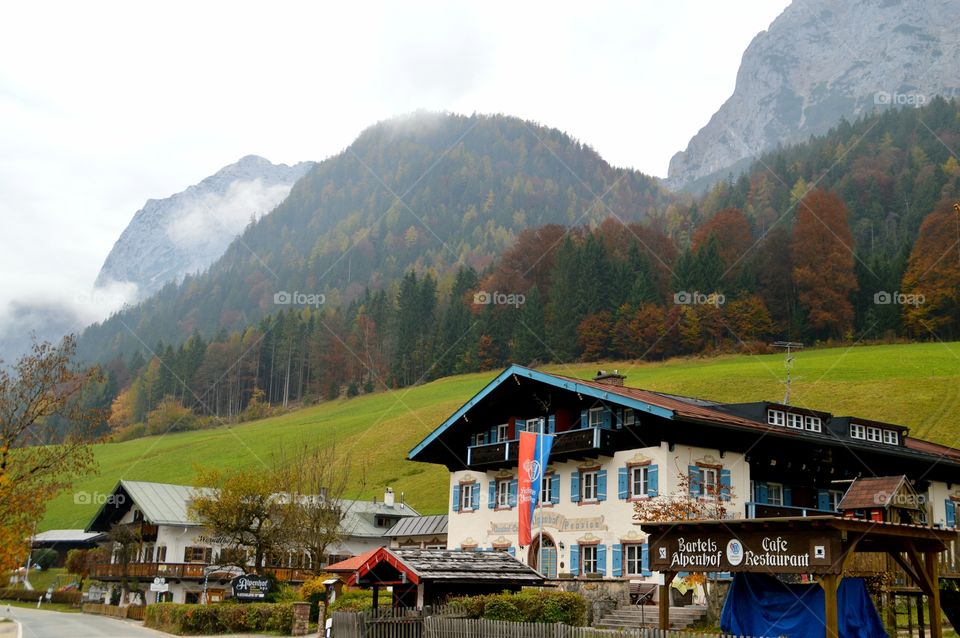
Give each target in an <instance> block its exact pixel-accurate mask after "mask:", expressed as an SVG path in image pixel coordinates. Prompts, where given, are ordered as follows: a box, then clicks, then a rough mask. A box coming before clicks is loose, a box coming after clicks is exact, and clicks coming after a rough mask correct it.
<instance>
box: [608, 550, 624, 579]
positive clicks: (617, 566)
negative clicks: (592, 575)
mask: <svg viewBox="0 0 960 638" xmlns="http://www.w3.org/2000/svg"><path fill="white" fill-rule="evenodd" d="M612 554H613V565H612V566H611V568H610V575H611V576H614V577H616V578H619V577H620V576H623V545H621V544H619V543H617V544H616V545H614V546H613V552H612Z"/></svg>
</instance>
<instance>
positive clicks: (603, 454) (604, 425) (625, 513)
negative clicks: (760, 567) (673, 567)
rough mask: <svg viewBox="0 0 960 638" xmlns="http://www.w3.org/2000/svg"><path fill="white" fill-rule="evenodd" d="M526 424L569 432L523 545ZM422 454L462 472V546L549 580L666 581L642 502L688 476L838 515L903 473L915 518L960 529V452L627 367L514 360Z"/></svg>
mask: <svg viewBox="0 0 960 638" xmlns="http://www.w3.org/2000/svg"><path fill="white" fill-rule="evenodd" d="M525 430H526V431H532V432H541V431H542V432H545V433H549V434H552V435H553V436H554V437H555V438H554V441H553V447H552V453H551V456H550V459H549V464H548V467H546V468H545V470H544V478H543V483H542V485H541V486H540V488H541V491H540V502H541V503H542V507H541V508H540V509H539V510H538V511H537V512H536V514H535V516H534V519H533V539H532V542H531V544H530V545H529V546H519V545H518V508H517V480H518V477H517V465H518V436H519V434H520V432H522V431H525ZM409 459H410V460H413V461H419V462H425V463H437V464H441V465H444V466H445V467H446V468H447V469H448V470H449V471H450V475H449V476H450V491H449V493H450V501H449V510H448V539H447V542H448V547H449V548H451V549H462V550H495V551H503V552H508V553H511V554H515V555H516V556H517V557H518V558H519V559H520V560H521V561H522V562H524V563H526V564H527V565H529V566H531V567H533V568H535V569H537V570H538V571H540V572H541V573H543V574H544V575H545V576H547V577H548V578H557V577H558V576H561V577H570V576H572V577H574V578H580V577H586V576H587V575H590V576H591V577H593V578H596V577H598V576H601V577H603V578H606V579H629V580H634V581H647V582H651V581H653V580H654V574H653V572H652V571H651V569H650V566H649V556H648V550H647V544H646V534H645V533H644V532H643V528H642V525H637V524H635V521H634V519H633V513H634V505H635V503H637V502H642V501H645V500H647V499H651V498H656V497H659V496H666V495H675V494H677V493H678V491H680V489H681V486H688V488H686V487H685V488H684V489H687V490H688V492H689V493H688V494H686V496H688V497H690V498H706V497H707V495H708V494H710V493H714V494H716V492H717V491H719V492H720V493H721V498H726V499H727V500H728V501H729V503H727V507H728V512H730V514H728V515H729V516H731V517H734V518H769V517H786V516H811V515H822V514H834V515H837V514H838V512H839V509H840V507H839V506H840V504H841V500H842V499H843V498H844V494H845V492H846V491H847V488H848V487H850V483H851V481H852V480H853V479H857V478H859V477H867V476H874V475H875V474H876V473H883V474H898V475H900V474H902V475H903V477H904V478H902V480H901V481H900V482H899V483H898V485H900V486H901V487H902V486H903V485H908V486H909V490H910V491H912V492H913V493H916V494H917V495H919V496H922V500H923V503H924V506H923V507H922V510H916V511H915V512H914V514H913V515H912V516H914V517H915V518H914V520H921V519H922V520H925V521H928V522H929V524H934V525H937V526H942V527H955V526H956V522H957V503H958V502H960V480H958V479H957V477H958V476H960V450H957V449H953V448H949V447H946V446H942V445H939V444H935V443H931V442H928V441H923V440H920V439H916V438H914V437H911V436H910V435H909V431H908V428H906V427H904V426H901V425H896V424H891V423H882V422H879V421H873V420H868V419H862V418H858V417H851V416H835V415H833V414H830V413H828V412H824V411H821V410H814V409H810V408H808V407H806V406H796V405H785V404H781V403H776V402H750V403H720V402H716V401H710V400H705V399H696V398H690V397H683V396H676V395H671V394H666V393H662V392H653V391H649V390H641V389H638V388H631V387H627V386H625V385H624V377H623V375H620V374H617V373H616V372H614V373H603V372H601V373H599V374H598V375H597V376H596V377H595V378H594V379H592V380H584V379H576V378H572V377H567V376H563V375H559V374H550V373H546V372H541V371H539V370H532V369H528V368H525V367H522V366H517V365H513V366H510V367H509V368H507V369H506V370H504V371H503V372H501V373H500V374H499V375H497V376H496V377H495V378H494V379H493V380H492V381H491V382H490V383H489V384H488V385H487V386H486V387H484V388H483V389H482V390H481V391H480V392H479V393H478V394H476V395H475V396H474V397H472V398H470V399H469V400H468V401H467V402H466V403H465V404H464V405H463V406H462V407H461V408H459V409H458V410H457V411H456V412H454V413H453V414H452V415H451V416H450V417H449V418H447V419H446V420H445V421H443V422H442V423H441V424H439V425H438V426H437V428H436V429H435V430H434V431H433V432H432V433H431V434H430V435H429V436H427V437H426V438H425V439H424V440H423V441H422V442H421V443H419V444H418V445H417V446H416V447H415V448H414V449H413V450H412V451H411V452H410V453H409ZM851 489H852V488H851ZM903 489H905V488H903ZM723 494H725V495H726V496H725V497H724V496H723ZM858 509H859V508H858ZM951 555H953V554H951ZM951 569H953V570H954V571H956V566H953V567H951Z"/></svg>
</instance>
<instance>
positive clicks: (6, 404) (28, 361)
mask: <svg viewBox="0 0 960 638" xmlns="http://www.w3.org/2000/svg"><path fill="white" fill-rule="evenodd" d="M75 350H76V342H75V340H74V338H73V337H72V336H67V337H64V339H63V341H61V342H60V343H59V344H58V345H53V344H51V343H49V342H43V343H35V344H34V345H33V348H32V350H31V351H30V352H29V353H28V354H26V355H24V356H22V357H21V358H20V359H19V360H17V362H16V363H14V364H13V366H11V367H10V368H7V367H5V366H4V365H2V361H0V573H5V572H7V571H9V570H11V569H13V568H14V567H16V566H17V565H18V564H19V563H20V561H21V560H22V559H23V558H24V557H25V556H26V553H27V551H28V546H29V540H28V539H29V537H30V535H31V534H32V532H33V528H34V525H35V523H36V522H37V521H38V520H39V519H40V517H42V516H43V513H44V511H45V509H46V504H47V502H48V501H49V500H50V499H51V498H52V497H53V496H54V495H56V494H57V493H59V492H61V491H63V490H65V489H68V488H69V487H70V486H71V485H72V484H73V482H74V480H76V478H77V477H79V476H82V475H84V474H86V473H87V472H89V471H90V470H92V469H93V467H94V460H93V455H92V453H91V450H90V447H89V445H88V442H89V439H90V436H89V433H90V432H91V431H92V430H93V429H94V428H95V426H96V425H97V424H99V423H100V422H101V421H102V420H103V416H104V415H103V414H102V413H101V412H100V411H98V410H94V409H91V408H87V407H84V406H82V405H81V404H80V402H79V400H78V399H79V397H80V395H81V394H82V392H83V391H84V388H85V387H86V386H87V385H88V384H92V383H95V382H97V381H99V380H100V373H99V371H98V370H96V369H90V370H81V369H79V368H78V367H76V366H75V365H74V364H73V355H74V352H75ZM54 417H60V418H63V419H66V420H67V422H68V423H70V424H71V426H72V427H71V429H70V430H69V431H67V432H63V431H61V430H56V429H54V428H52V427H51V426H50V420H51V419H52V418H54Z"/></svg>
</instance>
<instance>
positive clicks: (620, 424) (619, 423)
mask: <svg viewBox="0 0 960 638" xmlns="http://www.w3.org/2000/svg"><path fill="white" fill-rule="evenodd" d="M615 425H616V428H617V429H618V430H619V429H620V428H622V427H623V408H617V418H616V423H615Z"/></svg>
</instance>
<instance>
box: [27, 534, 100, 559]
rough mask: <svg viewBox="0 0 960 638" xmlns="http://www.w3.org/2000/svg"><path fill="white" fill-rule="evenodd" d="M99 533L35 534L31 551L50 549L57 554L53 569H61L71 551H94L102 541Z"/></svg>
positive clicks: (31, 540)
mask: <svg viewBox="0 0 960 638" xmlns="http://www.w3.org/2000/svg"><path fill="white" fill-rule="evenodd" d="M103 538H104V535H103V534H102V533H100V532H88V531H85V530H82V529H48V530H47V531H45V532H40V533H39V534H35V535H34V536H33V537H32V538H31V539H30V548H31V549H52V550H54V551H55V552H57V560H56V562H55V563H54V565H53V566H54V567H63V564H64V563H65V562H66V560H67V554H68V553H69V552H70V550H71V549H95V548H97V547H99V543H100V542H101V541H102V540H103Z"/></svg>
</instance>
